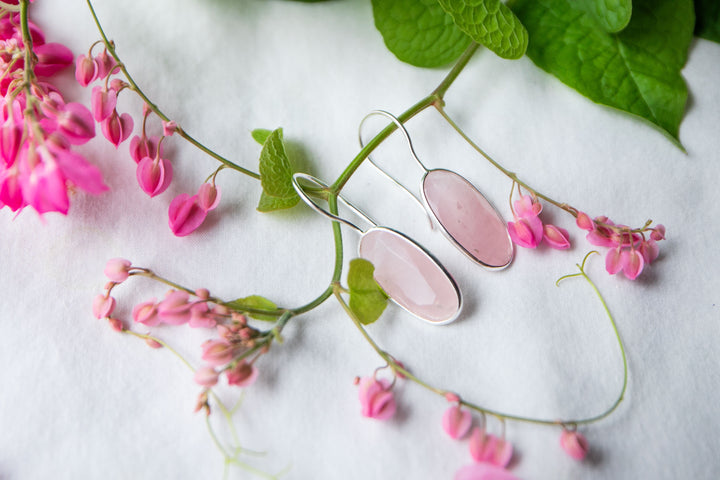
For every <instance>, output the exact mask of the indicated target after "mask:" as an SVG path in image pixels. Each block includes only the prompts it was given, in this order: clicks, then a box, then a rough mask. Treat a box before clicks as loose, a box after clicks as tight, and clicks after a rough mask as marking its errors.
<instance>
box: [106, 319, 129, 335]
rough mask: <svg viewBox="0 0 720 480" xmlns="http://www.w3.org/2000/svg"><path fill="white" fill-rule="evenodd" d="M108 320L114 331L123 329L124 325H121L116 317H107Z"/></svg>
mask: <svg viewBox="0 0 720 480" xmlns="http://www.w3.org/2000/svg"><path fill="white" fill-rule="evenodd" d="M108 322H109V323H110V328H112V329H113V330H115V331H116V332H122V331H123V330H125V325H123V323H122V322H121V321H120V320H118V319H117V318H112V317H111V318H108Z"/></svg>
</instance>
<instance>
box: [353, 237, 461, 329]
mask: <svg viewBox="0 0 720 480" xmlns="http://www.w3.org/2000/svg"><path fill="white" fill-rule="evenodd" d="M358 250H359V252H360V256H361V257H362V258H364V259H366V260H369V261H370V262H371V263H372V264H373V265H374V266H375V281H377V282H378V284H379V285H380V287H382V289H383V290H384V291H385V293H387V294H388V296H389V297H390V298H391V299H392V300H393V301H395V303H397V304H398V305H400V306H401V307H403V308H404V309H405V310H407V311H408V312H410V313H412V314H413V315H415V316H417V317H419V318H421V319H423V320H426V321H428V322H430V323H434V324H443V323H448V322H451V321H452V320H454V319H455V317H456V316H457V314H458V313H459V311H460V305H461V301H460V292H459V290H458V289H457V286H456V285H455V282H454V280H453V279H452V278H451V277H450V275H448V273H447V272H446V271H445V270H444V269H443V268H442V267H441V266H440V265H439V264H438V263H437V262H436V261H435V259H433V258H432V257H431V256H430V255H429V254H428V253H427V252H426V251H425V250H423V249H422V248H421V247H420V246H419V245H417V244H416V243H415V242H413V241H412V240H410V239H408V238H407V237H405V236H404V235H402V234H400V233H398V232H395V231H393V230H390V229H387V228H383V227H379V228H372V229H370V230H368V231H367V232H365V233H364V234H363V236H362V238H361V239H360V244H359V247H358Z"/></svg>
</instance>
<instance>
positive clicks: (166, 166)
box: [136, 157, 172, 197]
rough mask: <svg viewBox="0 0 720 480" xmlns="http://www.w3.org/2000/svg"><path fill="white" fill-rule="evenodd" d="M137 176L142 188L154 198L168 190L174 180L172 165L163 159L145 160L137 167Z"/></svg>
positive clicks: (147, 158)
mask: <svg viewBox="0 0 720 480" xmlns="http://www.w3.org/2000/svg"><path fill="white" fill-rule="evenodd" d="M136 176H137V180H138V184H139V185H140V188H141V189H142V190H143V191H144V192H145V193H147V194H148V195H150V196H151V197H154V196H156V195H160V194H161V193H163V192H164V191H165V190H167V188H168V186H169V185H170V181H171V180H172V164H171V163H170V162H169V161H167V160H165V159H162V158H157V157H156V158H154V159H152V158H150V157H145V158H143V159H142V160H141V161H140V163H138V165H137V170H136Z"/></svg>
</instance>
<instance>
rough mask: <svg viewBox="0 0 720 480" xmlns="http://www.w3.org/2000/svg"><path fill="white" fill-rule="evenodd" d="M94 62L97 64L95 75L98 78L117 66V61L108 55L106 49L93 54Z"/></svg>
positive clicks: (103, 76) (101, 77) (106, 74)
mask: <svg viewBox="0 0 720 480" xmlns="http://www.w3.org/2000/svg"><path fill="white" fill-rule="evenodd" d="M95 63H96V64H97V77H98V78H100V79H104V78H105V77H107V76H108V75H110V74H111V73H112V71H113V69H114V68H115V67H116V66H117V61H115V59H114V58H113V57H112V56H111V55H108V51H107V49H103V51H102V52H100V53H98V54H97V55H96V56H95Z"/></svg>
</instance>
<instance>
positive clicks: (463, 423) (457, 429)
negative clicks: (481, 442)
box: [442, 405, 472, 440]
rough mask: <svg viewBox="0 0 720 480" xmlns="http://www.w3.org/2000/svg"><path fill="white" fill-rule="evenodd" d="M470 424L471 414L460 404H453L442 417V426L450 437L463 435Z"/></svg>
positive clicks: (454, 437) (456, 437)
mask: <svg viewBox="0 0 720 480" xmlns="http://www.w3.org/2000/svg"><path fill="white" fill-rule="evenodd" d="M471 426H472V415H471V414H470V411H469V410H464V409H463V408H461V407H460V405H453V406H451V407H450V408H448V409H447V410H445V414H444V415H443V417H442V427H443V430H445V433H447V434H448V435H449V436H450V438H453V439H456V440H457V439H459V438H462V437H464V436H465V434H467V432H468V431H469V430H470V427H471Z"/></svg>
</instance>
